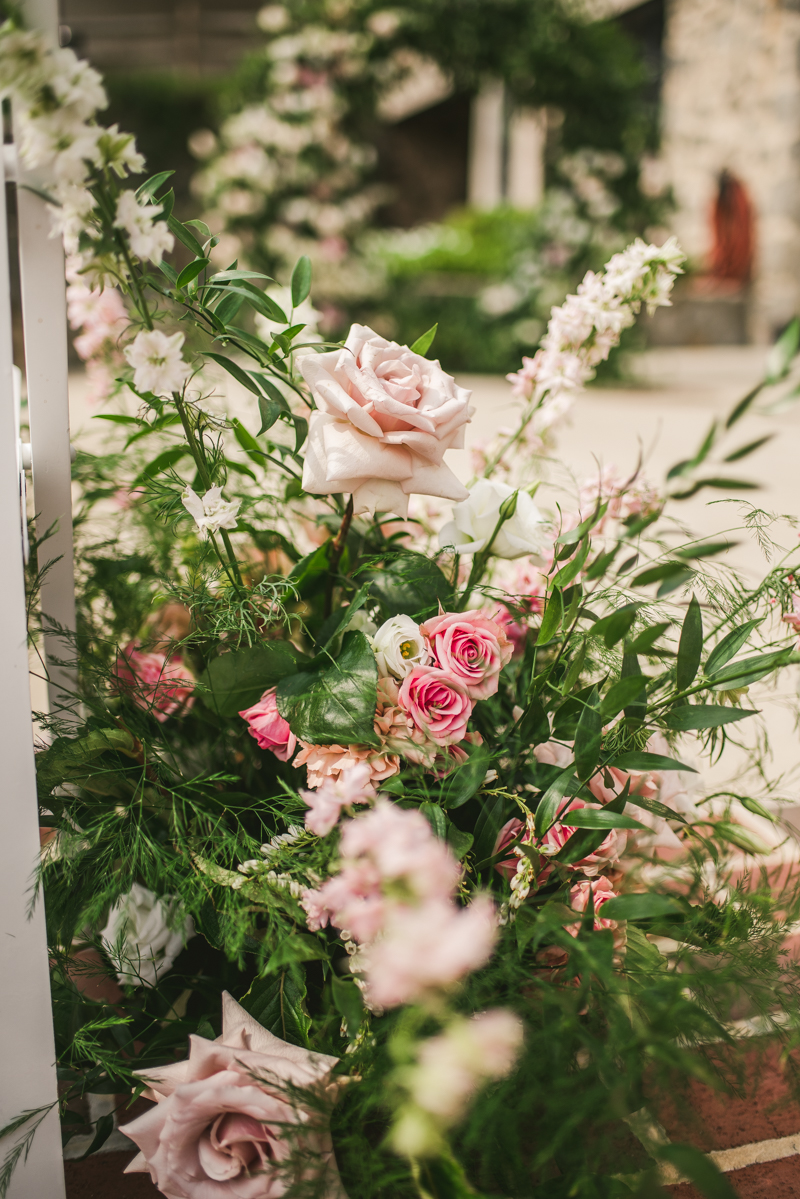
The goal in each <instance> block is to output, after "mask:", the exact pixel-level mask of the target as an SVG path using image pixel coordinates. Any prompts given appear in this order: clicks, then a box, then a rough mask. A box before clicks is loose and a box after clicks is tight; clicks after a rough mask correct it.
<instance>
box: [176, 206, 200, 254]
mask: <svg viewBox="0 0 800 1199" xmlns="http://www.w3.org/2000/svg"><path fill="white" fill-rule="evenodd" d="M167 225H168V226H169V230H170V232H171V233H174V234H175V236H176V237H177V239H178V241H179V242H182V243H183V245H184V246H186V249H187V250H191V251H192V253H193V254H194V256H195V258H202V257H203V247H202V246H201V245H200V242H199V241H198V240H197V238H196V237H195V235H194V234H193V233H192V232H191V231H190V230H189V229H187V228H186V226H185V225H182V224H181V223H180V221H176V220H175V217H174V216H169V217H167Z"/></svg>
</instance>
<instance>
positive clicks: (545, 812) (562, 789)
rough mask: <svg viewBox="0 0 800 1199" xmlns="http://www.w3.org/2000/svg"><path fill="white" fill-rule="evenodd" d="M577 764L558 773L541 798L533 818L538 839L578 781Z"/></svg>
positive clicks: (572, 764) (548, 826)
mask: <svg viewBox="0 0 800 1199" xmlns="http://www.w3.org/2000/svg"><path fill="white" fill-rule="evenodd" d="M576 782H577V780H576V778H575V764H574V763H573V762H571V763H570V764H569V766H565V767H564V769H563V770H561V771H560V772H559V774H557V775H556V777H555V779H554V780H553V782H552V783H551V784H550V786H549V787H548V788H547V790H546V791H545V793H544V795H543V796H542V797H541V799H540V800H539V803H538V805H537V807H536V814H535V816H534V820H533V827H534V833H535V835H536V839H537V840H541V838H542V837H543V836H544V834H545V833H546V832H547V830H548V829H549V828H550V825H551V824H552V823H553V821H554V820H555V818H556V814H557V813H558V810H559V808H560V807H561V801H562V800H563V799H564V796H565V795H566V794H567V791H568V790H569V789H570V787H571V786H572V784H573V783H576Z"/></svg>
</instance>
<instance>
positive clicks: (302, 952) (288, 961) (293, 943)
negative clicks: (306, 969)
mask: <svg viewBox="0 0 800 1199" xmlns="http://www.w3.org/2000/svg"><path fill="white" fill-rule="evenodd" d="M327 959H328V953H327V950H326V949H325V946H324V945H323V944H322V942H321V941H318V940H317V938H316V937H312V936H309V934H308V933H291V934H290V935H289V936H288V937H286V938H285V939H284V940H283V941H281V943H280V945H278V947H277V948H276V949H275V950H274V951H273V952H272V954H271V955H270V959H269V961H268V962H267V966H266V971H265V972H266V973H267V974H273V973H274V972H275V971H276V970H280V969H281V967H282V966H291V965H293V964H294V963H295V962H316V961H327Z"/></svg>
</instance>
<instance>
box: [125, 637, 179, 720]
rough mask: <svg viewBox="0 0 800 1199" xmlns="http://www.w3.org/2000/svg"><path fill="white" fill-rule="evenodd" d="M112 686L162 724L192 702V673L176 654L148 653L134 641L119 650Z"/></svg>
mask: <svg viewBox="0 0 800 1199" xmlns="http://www.w3.org/2000/svg"><path fill="white" fill-rule="evenodd" d="M114 675H115V677H116V688H117V690H118V691H119V692H121V693H122V694H124V695H126V696H127V697H128V698H129V699H131V700H132V701H133V703H134V704H136V707H137V708H142V709H144V711H145V712H150V713H151V714H152V715H153V716H155V718H156V720H157V721H158V722H159V723H160V724H163V723H164V721H165V720H168V719H169V717H170V716H173V715H174V714H175V713H176V712H178V711H180V710H181V709H183V711H184V712H188V710H189V708H191V706H192V704H193V703H194V696H193V695H192V692H193V690H194V685H195V680H194V675H193V674H192V673H191V671H190V670H189V669H188V668H187V667H186V666H185V665H184V663H183V659H182V658H181V657H180V655H179V654H159V653H155V652H150V653H148V651H147V650H144V649H142V647H141V646H140V645H139V643H138V642H136V641H131V642H130V643H129V644H128V645H126V647H125V649H123V650H120V653H119V655H118V657H117V661H116V665H115V666H114Z"/></svg>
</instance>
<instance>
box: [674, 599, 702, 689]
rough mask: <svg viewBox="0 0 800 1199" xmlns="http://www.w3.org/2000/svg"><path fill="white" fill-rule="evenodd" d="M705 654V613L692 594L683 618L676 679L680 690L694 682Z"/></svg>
mask: <svg viewBox="0 0 800 1199" xmlns="http://www.w3.org/2000/svg"><path fill="white" fill-rule="evenodd" d="M702 656H703V614H702V612H701V611H700V604H699V603H698V602H697V598H696V596H694V595H693V596H692V598H691V600H690V601H689V607H688V608H687V609H686V615H685V617H684V618H683V628H682V629H681V639H680V642H679V643H678V662H677V667H676V672H675V681H676V684H677V687H678V690H679V691H685V690H686V688H687V687H690V686H691V684H692V683H693V682H694V678H695V675H696V674H697V671H698V669H699V667H700V659H701V658H702Z"/></svg>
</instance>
